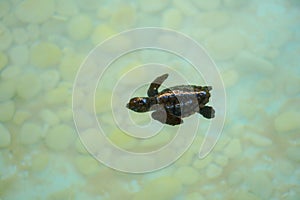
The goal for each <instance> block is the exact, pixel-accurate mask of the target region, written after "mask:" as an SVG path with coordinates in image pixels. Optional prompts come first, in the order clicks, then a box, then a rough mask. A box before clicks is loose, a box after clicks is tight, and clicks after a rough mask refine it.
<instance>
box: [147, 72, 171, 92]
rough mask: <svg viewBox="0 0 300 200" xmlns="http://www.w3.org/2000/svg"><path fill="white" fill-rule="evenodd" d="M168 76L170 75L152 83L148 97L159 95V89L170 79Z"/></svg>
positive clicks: (162, 76) (165, 75)
mask: <svg viewBox="0 0 300 200" xmlns="http://www.w3.org/2000/svg"><path fill="white" fill-rule="evenodd" d="M168 76H169V74H164V75H161V76H159V77H157V78H156V79H155V80H154V81H152V83H151V84H150V87H149V89H148V92H147V95H148V97H154V96H155V95H157V94H158V88H159V87H160V86H161V84H162V83H163V82H164V81H165V80H166V79H167V78H168Z"/></svg>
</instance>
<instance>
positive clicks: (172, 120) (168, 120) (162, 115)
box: [151, 110, 183, 126]
mask: <svg viewBox="0 0 300 200" xmlns="http://www.w3.org/2000/svg"><path fill="white" fill-rule="evenodd" d="M151 116H152V118H153V119H155V120H157V121H160V122H161V123H163V124H169V125H172V126H175V125H178V124H182V123H183V120H182V119H181V118H180V117H177V116H175V115H172V114H170V113H167V112H166V111H165V110H157V111H155V112H153V113H152V114H151Z"/></svg>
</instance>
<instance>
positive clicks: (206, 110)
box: [199, 106, 215, 119]
mask: <svg viewBox="0 0 300 200" xmlns="http://www.w3.org/2000/svg"><path fill="white" fill-rule="evenodd" d="M199 113H200V114H201V115H202V116H203V117H205V118H207V119H211V118H214V117H215V110H214V109H213V107H211V106H204V107H202V108H200V110H199Z"/></svg>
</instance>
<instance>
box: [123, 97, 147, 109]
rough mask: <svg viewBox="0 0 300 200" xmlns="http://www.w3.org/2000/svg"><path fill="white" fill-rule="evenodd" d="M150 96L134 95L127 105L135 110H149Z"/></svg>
mask: <svg viewBox="0 0 300 200" xmlns="http://www.w3.org/2000/svg"><path fill="white" fill-rule="evenodd" d="M150 106H151V104H150V98H149V97H134V98H132V99H130V101H129V103H128V104H127V105H126V107H127V108H128V109H130V110H133V111H135V112H147V111H149V109H150Z"/></svg>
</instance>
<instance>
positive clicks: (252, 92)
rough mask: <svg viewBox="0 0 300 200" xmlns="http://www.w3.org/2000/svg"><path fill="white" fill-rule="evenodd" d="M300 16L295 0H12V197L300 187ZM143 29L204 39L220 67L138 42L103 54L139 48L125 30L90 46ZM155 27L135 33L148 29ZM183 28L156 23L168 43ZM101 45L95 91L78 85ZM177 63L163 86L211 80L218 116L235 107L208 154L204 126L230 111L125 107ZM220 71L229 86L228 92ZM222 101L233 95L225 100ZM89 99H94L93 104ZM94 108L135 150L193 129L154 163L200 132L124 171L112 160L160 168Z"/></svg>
mask: <svg viewBox="0 0 300 200" xmlns="http://www.w3.org/2000/svg"><path fill="white" fill-rule="evenodd" d="M299 19H300V2H299V1H297V0H266V1H258V0H251V1H242V0H210V1H205V0H203V1H202V0H201V1H197V0H190V1H184V0H173V1H172V0H154V1H146V0H141V1H121V0H112V1H108V0H102V1H97V0H86V1H79V0H1V1H0V200H17V199H31V200H35V199H36V200H38V199H48V200H52V199H53V200H54V199H97V200H110V199H112V200H114V199H130V200H131V199H133V200H139V199H143V200H145V199H159V200H171V199H174V200H182V199H185V200H201V199H214V200H215V199H222V200H223V199H228V200H232V199H249V200H264V199H268V200H269V199H272V200H277V199H278V200H279V199H287V200H297V199H300V156H299V155H300V138H299V133H300V123H299V119H300V95H299V94H300V65H299V63H300V57H299V52H300V20H299ZM144 27H156V28H161V29H163V30H169V31H171V32H173V33H175V34H176V33H182V34H184V35H185V36H187V37H189V38H191V39H193V40H194V41H196V42H197V43H199V44H200V45H201V46H202V47H203V48H204V49H205V52H207V54H208V55H209V57H208V55H207V54H206V53H204V54H205V56H206V57H208V58H211V59H212V60H213V62H214V64H213V65H212V67H215V69H216V70H217V72H218V73H217V75H216V74H212V73H210V71H209V70H208V71H206V72H204V71H205V69H206V68H207V66H205V65H204V66H201V68H198V70H197V66H196V68H195V66H192V64H191V63H189V62H187V60H186V59H184V58H182V57H180V56H178V55H175V54H172V53H170V52H167V51H164V50H159V49H147V48H144V49H139V50H136V51H132V52H130V53H127V54H124V55H122V56H120V57H119V58H116V59H114V60H113V61H112V62H111V63H110V64H109V65H107V66H104V65H101V64H99V63H101V61H103V60H105V59H106V58H107V57H109V56H110V55H111V54H113V53H114V52H118V51H119V50H122V49H123V48H127V47H131V46H130V45H132V44H131V43H130V42H132V41H129V40H128V38H126V37H120V38H118V40H117V43H115V44H114V45H110V46H104V47H105V48H104V49H105V52H104V53H103V52H101V51H99V52H100V53H98V54H96V56H95V57H93V54H91V52H92V50H93V49H94V50H97V49H98V48H101V45H100V46H97V45H99V44H101V42H103V41H109V40H106V39H108V38H110V37H112V36H115V35H116V34H119V33H124V31H128V30H132V29H135V30H141V29H142V28H144ZM136 28H138V29H136ZM146 30H147V29H146ZM148 37H149V35H148V34H142V35H137V39H136V40H137V41H138V40H141V41H143V40H147V38H148ZM156 39H157V38H153V41H156ZM177 40H179V39H178V38H176V37H175V38H168V37H163V35H158V41H161V42H162V43H164V44H167V45H169V46H170V48H171V47H174V46H175V47H176V44H177V43H176V42H178V41H177ZM185 45H187V43H182V46H179V48H183V49H184V47H185ZM95 47H97V48H95ZM102 47H103V46H102ZM189 51H191V52H189ZM186 52H187V54H188V53H191V54H193V53H194V51H193V49H187V50H186ZM193 55H196V58H197V55H198V54H197V52H196V53H194V54H193ZM199 56H200V54H199ZM91 57H93V58H94V60H92V61H91V62H90V63H88V66H90V68H88V69H86V71H85V72H87V73H90V74H88V76H86V77H84V75H83V77H84V78H85V79H83V80H86V81H87V82H84V81H83V82H80V84H79V85H80V86H81V85H82V86H83V87H89V84H88V81H89V80H90V79H92V78H97V79H96V80H97V85H96V86H95V90H93V94H92V95H89V94H87V93H85V91H83V92H81V91H79V90H78V87H76V84H75V78H76V74H77V78H78V76H79V75H78V74H80V73H79V72H80V66H85V64H86V63H87V61H89V58H91ZM201 58H202V57H201ZM200 60H201V59H200ZM200 63H201V62H200ZM198 67H199V66H198ZM81 69H82V68H81ZM96 69H97V70H100V71H103V74H99V71H97V72H98V73H96V72H94V71H93V70H96ZM199 69H200V70H199ZM201 69H204V71H201ZM165 73H169V77H168V79H167V80H166V82H165V83H164V84H165V85H163V86H162V88H165V87H168V86H174V85H180V84H186V83H187V84H196V85H205V84H210V85H212V86H213V90H212V94H211V102H210V103H209V105H211V106H215V108H216V115H217V116H220V115H221V114H222V113H223V115H222V116H224V117H225V123H224V127H223V129H222V132H221V135H220V137H219V138H217V137H215V138H214V137H208V138H209V139H210V140H213V139H218V140H217V144H216V145H215V146H214V148H213V149H212V151H209V154H208V155H207V156H205V157H204V158H202V159H200V158H199V157H198V153H199V148H200V146H201V144H202V142H203V141H205V140H206V139H207V137H205V136H206V135H205V133H206V132H207V130H208V129H209V128H210V126H215V123H214V122H216V123H218V124H221V125H222V120H223V119H222V118H218V117H216V118H215V119H211V120H208V119H204V118H203V117H201V116H200V115H197V114H195V115H192V116H190V117H188V118H184V119H183V120H184V123H183V124H182V125H180V126H175V127H172V126H167V125H166V126H163V125H162V124H160V123H159V122H157V121H154V120H151V114H150V113H134V112H132V111H129V110H128V109H126V107H125V105H126V103H127V102H128V100H129V99H130V98H131V97H133V96H145V95H146V91H147V88H148V86H149V83H150V82H151V81H153V80H154V79H155V78H156V77H157V76H159V75H162V74H165ZM100 75H101V76H100ZM215 75H216V76H215ZM218 78H221V79H220V80H221V82H224V91H225V94H226V97H223V96H222V95H220V92H221V91H222V89H223V88H219V87H218V86H217V85H216V82H217V79H218ZM76 92H77V93H76ZM74 93H76V95H74ZM72 94H73V99H72ZM93 99H95V103H94V102H93V101H92V100H93ZM89 100H91V101H89ZM223 100H224V101H225V100H226V105H223V106H221V107H219V106H218V105H214V102H215V103H216V104H217V103H218V102H219V101H221V102H222V101H223ZM74 101H78V102H79V105H80V109H79V111H78V110H75V111H74V107H72V102H73V103H74ZM81 109H82V110H89V111H90V112H92V111H94V110H95V115H90V114H89V113H86V112H83V111H82V110H81ZM91 110H92V111H91ZM74 112H75V114H74ZM77 112H79V114H78V113H77ZM76 113H77V114H78V115H77V116H79V118H78V119H79V122H77V123H76V125H77V129H76V126H75V122H74V116H76ZM224 113H226V115H224ZM73 114H74V115H73ZM93 117H96V119H97V120H98V122H99V125H100V126H101V130H102V132H103V133H104V134H105V135H106V137H107V138H108V139H109V140H110V141H111V143H109V144H111V145H112V144H114V145H115V146H117V147H119V148H121V149H125V150H126V151H127V152H135V153H149V152H156V151H157V150H158V149H163V148H164V147H165V146H166V145H167V144H168V143H170V142H171V141H174V140H173V139H174V138H175V135H176V134H177V133H179V134H180V133H184V135H186V138H185V139H183V140H182V141H177V143H176V144H175V146H176V145H177V146H176V148H175V149H173V150H170V151H168V152H165V154H164V156H163V157H162V158H163V159H161V160H158V161H155V162H156V163H164V161H165V160H168V159H169V158H171V157H172V156H174V155H175V154H176V151H181V149H180V148H182V146H183V145H184V144H187V143H188V141H189V139H193V138H192V136H191V134H193V133H195V140H194V141H193V143H192V144H191V145H190V146H189V148H188V149H186V151H184V152H182V153H183V155H182V156H181V157H180V158H179V159H178V160H176V161H174V162H173V163H171V164H170V165H167V166H161V167H163V168H162V169H159V170H156V171H152V170H149V171H150V172H148V173H128V172H122V171H124V170H121V171H120V170H118V169H112V168H111V167H109V166H108V165H113V164H115V165H116V166H121V167H125V168H126V167H130V166H131V167H133V168H134V167H140V168H139V169H141V168H147V169H148V168H151V167H152V165H151V163H150V164H149V160H151V159H148V160H147V159H145V160H144V162H141V161H139V162H137V161H135V160H133V159H130V157H129V156H128V157H127V156H121V157H119V156H117V155H116V154H115V152H113V151H110V150H109V146H107V144H105V143H104V142H103V141H101V139H99V138H98V136H99V135H98V134H99V132H97V131H96V129H94V127H92V125H93ZM213 120H215V121H213ZM195 125H198V127H195ZM78 126H81V127H82V130H83V133H82V134H81V139H83V141H84V143H85V145H86V148H87V149H88V150H89V151H90V152H88V151H87V150H86V148H85V146H84V145H83V144H82V142H81V140H80V138H79V136H78ZM213 128H214V127H213ZM82 130H81V131H82ZM155 133H158V134H157V135H155V136H153V137H150V135H151V134H155ZM213 134H215V135H218V134H219V132H218V133H216V132H214V133H213ZM138 136H145V138H143V139H140V138H138ZM148 136H149V137H148ZM147 137H148V138H147ZM102 139H103V138H102ZM212 144H213V142H212ZM92 154H93V155H92ZM104 157H105V158H104ZM96 158H98V159H100V160H101V158H103V160H105V159H106V160H109V162H106V163H105V162H99V161H98V160H97V159H96ZM152 164H153V163H152ZM154 165H155V164H153V166H154ZM161 167H159V168H161ZM115 168H116V167H115ZM126 169H128V168H126ZM125 171H126V170H125ZM131 172H132V171H131Z"/></svg>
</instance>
